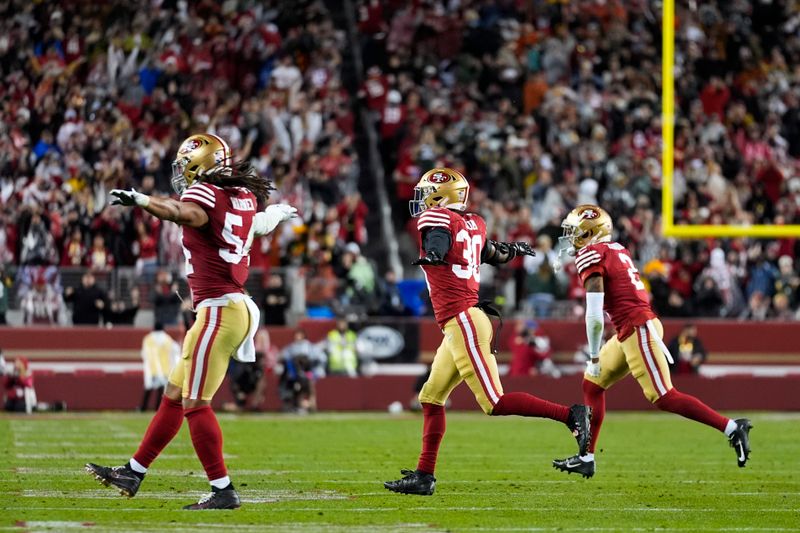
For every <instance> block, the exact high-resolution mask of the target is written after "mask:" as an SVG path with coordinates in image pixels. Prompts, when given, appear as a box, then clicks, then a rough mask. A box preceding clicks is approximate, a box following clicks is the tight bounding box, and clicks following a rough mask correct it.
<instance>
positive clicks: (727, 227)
mask: <svg viewBox="0 0 800 533" xmlns="http://www.w3.org/2000/svg"><path fill="white" fill-rule="evenodd" d="M662 9H663V12H662V17H661V36H662V46H661V50H662V52H661V54H662V55H661V135H662V143H661V169H662V186H661V214H662V222H661V231H662V232H663V234H664V236H665V237H676V238H679V239H702V238H706V237H753V238H762V239H769V238H789V237H800V225H798V224H786V225H774V224H753V225H744V224H742V225H735V224H720V225H711V224H680V223H679V224H676V223H675V199H674V196H673V195H674V193H673V178H674V163H675V160H674V158H673V155H674V154H673V148H674V145H673V143H674V141H675V0H664V2H663V4H662Z"/></svg>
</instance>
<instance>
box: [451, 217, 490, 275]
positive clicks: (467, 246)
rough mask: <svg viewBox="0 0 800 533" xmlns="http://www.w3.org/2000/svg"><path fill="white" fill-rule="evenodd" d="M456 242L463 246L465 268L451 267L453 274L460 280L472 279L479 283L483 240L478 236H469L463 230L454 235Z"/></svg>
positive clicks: (459, 266)
mask: <svg viewBox="0 0 800 533" xmlns="http://www.w3.org/2000/svg"><path fill="white" fill-rule="evenodd" d="M456 242H459V243H463V244H464V260H465V261H466V262H467V266H461V265H453V274H455V275H456V277H458V278H461V279H470V278H472V279H474V280H475V281H477V282H478V283H480V281H481V271H480V262H481V246H482V245H483V239H481V236H480V235H470V234H469V232H468V231H467V230H465V229H462V230H461V231H459V232H458V233H457V234H456Z"/></svg>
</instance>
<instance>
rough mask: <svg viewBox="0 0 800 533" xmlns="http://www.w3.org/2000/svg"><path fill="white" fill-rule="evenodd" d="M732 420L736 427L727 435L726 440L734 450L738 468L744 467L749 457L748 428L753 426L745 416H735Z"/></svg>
mask: <svg viewBox="0 0 800 533" xmlns="http://www.w3.org/2000/svg"><path fill="white" fill-rule="evenodd" d="M734 422H736V429H735V430H734V431H733V433H731V436H730V437H728V442H730V444H731V448H733V449H734V450H735V451H736V462H737V464H738V465H739V468H744V465H745V463H747V459H748V458H749V457H750V430H751V429H752V428H753V424H751V423H750V420H748V419H746V418H737V419H736V420H734Z"/></svg>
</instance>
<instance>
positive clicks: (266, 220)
mask: <svg viewBox="0 0 800 533" xmlns="http://www.w3.org/2000/svg"><path fill="white" fill-rule="evenodd" d="M296 216H297V209H295V208H294V207H292V206H290V205H288V204H273V205H268V206H267V208H266V209H264V210H263V211H261V212H260V213H256V216H255V218H254V220H253V228H254V233H255V234H256V235H267V234H268V233H270V232H271V231H272V230H274V229H275V228H276V227H278V224H280V223H281V222H284V221H286V220H289V219H290V218H294V217H296Z"/></svg>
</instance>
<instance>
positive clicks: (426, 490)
mask: <svg viewBox="0 0 800 533" xmlns="http://www.w3.org/2000/svg"><path fill="white" fill-rule="evenodd" d="M400 473H401V474H403V479H398V480H397V481H387V482H386V483H384V484H383V486H384V487H386V488H387V489H389V490H390V491H392V492H399V493H400V494H418V495H420V496H430V495H431V494H433V490H434V489H435V488H436V478H435V477H433V475H431V474H424V473H422V472H420V471H419V470H401V471H400Z"/></svg>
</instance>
